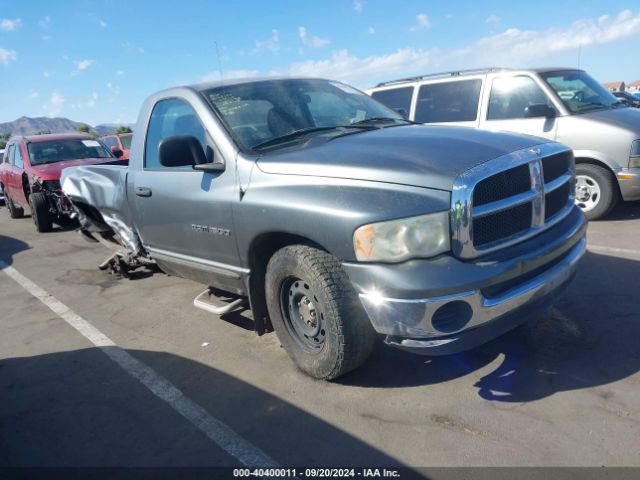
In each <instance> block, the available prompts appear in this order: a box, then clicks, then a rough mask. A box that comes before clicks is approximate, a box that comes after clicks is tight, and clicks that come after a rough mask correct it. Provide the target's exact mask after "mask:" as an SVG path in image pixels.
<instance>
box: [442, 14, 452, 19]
mask: <svg viewBox="0 0 640 480" xmlns="http://www.w3.org/2000/svg"><path fill="white" fill-rule="evenodd" d="M444 18H446V19H447V20H451V19H452V18H453V13H447V14H446V15H445V16H444Z"/></svg>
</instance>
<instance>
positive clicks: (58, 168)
mask: <svg viewBox="0 0 640 480" xmlns="http://www.w3.org/2000/svg"><path fill="white" fill-rule="evenodd" d="M102 163H114V164H118V163H120V160H118V159H116V158H82V159H80V160H63V161H62V162H55V163H45V164H43V165H31V168H30V170H31V174H33V175H37V176H39V177H40V178H41V179H42V180H59V179H60V173H61V172H62V170H63V169H65V168H67V167H78V166H80V165H98V164H102ZM123 165H125V163H123Z"/></svg>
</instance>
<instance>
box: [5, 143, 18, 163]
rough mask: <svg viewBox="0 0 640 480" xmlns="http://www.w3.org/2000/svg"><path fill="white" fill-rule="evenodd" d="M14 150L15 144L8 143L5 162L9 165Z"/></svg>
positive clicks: (11, 161)
mask: <svg viewBox="0 0 640 480" xmlns="http://www.w3.org/2000/svg"><path fill="white" fill-rule="evenodd" d="M15 150H16V146H15V145H9V149H8V150H7V157H6V162H7V163H8V164H9V165H13V157H14V152H15Z"/></svg>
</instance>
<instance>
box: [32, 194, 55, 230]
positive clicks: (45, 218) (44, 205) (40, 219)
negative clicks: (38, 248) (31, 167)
mask: <svg viewBox="0 0 640 480" xmlns="http://www.w3.org/2000/svg"><path fill="white" fill-rule="evenodd" d="M29 204H30V205H31V216H32V217H33V223H35V225H36V230H38V231H39V232H50V231H51V229H52V228H53V220H52V218H51V212H50V211H49V201H48V200H47V197H46V196H45V194H44V193H42V192H36V193H32V194H31V195H29Z"/></svg>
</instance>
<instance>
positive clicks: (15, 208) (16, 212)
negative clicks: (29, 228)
mask: <svg viewBox="0 0 640 480" xmlns="http://www.w3.org/2000/svg"><path fill="white" fill-rule="evenodd" d="M4 203H6V205H7V210H9V216H10V217H11V218H22V217H24V209H23V208H22V207H21V206H19V205H16V204H14V203H13V200H12V199H11V197H10V196H9V195H7V193H6V192H5V194H4Z"/></svg>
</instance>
